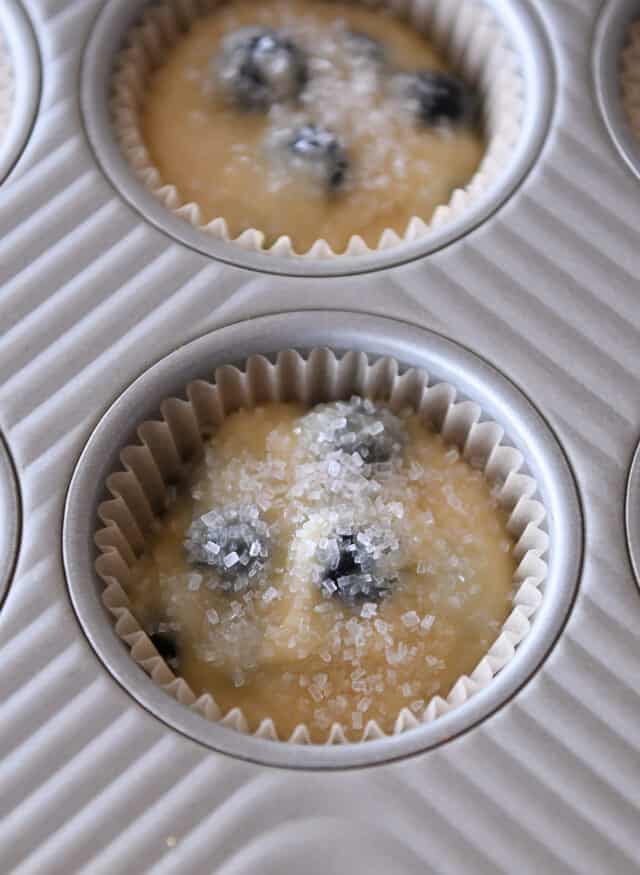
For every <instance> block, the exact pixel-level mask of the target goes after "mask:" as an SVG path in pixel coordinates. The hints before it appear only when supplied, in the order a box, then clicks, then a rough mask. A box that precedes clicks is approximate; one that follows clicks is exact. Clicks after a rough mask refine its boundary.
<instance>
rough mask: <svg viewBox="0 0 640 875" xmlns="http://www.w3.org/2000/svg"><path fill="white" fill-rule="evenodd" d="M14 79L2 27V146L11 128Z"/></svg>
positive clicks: (0, 60) (0, 71)
mask: <svg viewBox="0 0 640 875" xmlns="http://www.w3.org/2000/svg"><path fill="white" fill-rule="evenodd" d="M13 95H14V79H13V64H12V62H11V53H10V51H9V47H8V45H7V42H6V39H5V35H4V33H3V31H2V28H0V146H1V145H2V142H3V140H4V138H5V136H6V134H7V131H8V130H9V123H10V121H11V115H12V113H13Z"/></svg>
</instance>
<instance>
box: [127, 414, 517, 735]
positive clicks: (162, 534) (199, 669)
mask: <svg viewBox="0 0 640 875" xmlns="http://www.w3.org/2000/svg"><path fill="white" fill-rule="evenodd" d="M348 409H349V408H348V406H347V407H344V406H343V407H341V408H335V406H334V405H329V406H327V407H321V408H318V409H315V410H314V411H312V412H308V411H306V410H305V409H304V408H303V407H302V406H300V405H296V404H270V405H267V406H265V407H261V408H257V409H255V410H240V411H238V412H237V413H234V414H231V415H230V416H228V417H227V419H226V420H225V422H224V423H223V425H222V426H221V427H220V428H219V430H218V431H217V433H216V434H215V436H214V437H213V439H211V441H210V442H209V444H208V447H207V451H206V457H205V460H204V462H203V463H202V464H201V465H200V466H199V467H198V469H197V470H196V471H194V473H193V477H192V480H191V482H190V484H189V487H188V488H186V489H184V490H181V491H179V493H178V495H177V497H176V498H175V501H174V502H173V503H172V505H171V507H170V509H169V510H168V512H167V514H166V516H165V517H164V519H163V520H162V524H161V527H160V529H159V531H158V533H157V535H156V536H155V538H154V540H153V542H152V545H151V549H150V550H149V552H148V554H147V555H145V556H144V557H142V558H141V559H140V560H139V561H138V562H137V564H136V565H135V566H134V568H133V572H132V576H131V583H130V585H129V589H128V595H129V598H130V601H131V607H132V611H133V613H134V614H135V615H136V617H137V618H138V620H139V621H140V622H141V625H142V626H143V628H145V630H146V631H147V633H148V634H150V635H151V636H158V635H159V636H160V639H159V640H160V641H161V643H162V644H163V645H168V649H169V652H168V653H167V652H165V654H164V655H165V656H167V657H168V658H169V659H170V662H171V664H172V667H173V668H174V671H175V672H176V673H177V674H179V675H181V676H182V677H184V678H185V679H186V681H187V682H188V683H189V685H190V686H191V688H192V689H193V691H194V692H195V693H196V695H200V694H202V693H203V692H207V691H208V692H210V693H211V694H212V695H213V696H214V698H215V699H216V701H217V702H218V704H219V705H220V707H221V708H222V710H223V712H224V713H226V712H227V711H228V710H230V709H231V708H233V707H235V706H239V707H241V708H242V710H243V711H244V713H245V716H246V717H247V719H248V722H249V725H250V727H251V729H252V730H255V729H256V728H257V727H258V726H259V724H260V722H261V720H263V719H265V718H267V717H271V718H272V719H273V720H274V723H275V725H276V729H277V731H278V733H279V736H280V737H281V738H286V737H288V735H289V734H290V733H291V732H292V730H293V729H294V728H295V726H296V725H298V724H299V723H306V724H307V725H308V726H309V729H310V732H311V736H312V739H313V740H314V741H323V740H324V739H325V738H326V733H327V730H328V728H329V727H330V725H331V724H332V723H333V722H339V723H341V724H343V726H344V728H345V731H346V733H347V735H348V736H349V737H350V738H353V739H356V738H358V737H360V735H361V731H362V728H363V727H364V726H365V725H366V722H367V721H368V720H370V719H375V720H377V721H378V723H379V725H380V726H381V727H382V729H383V730H385V731H386V732H390V731H391V730H392V729H393V725H394V722H395V720H396V718H397V716H398V714H399V712H400V710H401V709H402V708H403V707H408V708H410V709H411V710H412V711H413V712H414V713H415V714H416V715H418V716H420V715H421V714H422V713H423V711H424V709H425V707H426V704H427V703H428V702H429V700H430V699H431V697H432V696H434V695H436V694H440V695H442V696H446V695H447V693H448V692H449V690H450V689H451V687H452V686H453V684H454V683H455V681H456V680H457V679H458V678H459V677H460V676H461V675H463V674H468V673H470V672H471V671H473V669H474V668H475V666H476V665H477V663H478V662H479V660H480V659H481V658H482V656H483V655H484V654H485V653H486V652H487V650H488V649H489V647H490V646H491V644H492V643H493V641H494V640H495V638H496V637H497V634H498V632H499V629H500V627H501V626H502V624H503V623H504V621H505V619H506V617H507V616H508V614H509V613H510V611H511V607H512V594H513V575H514V571H515V567H516V563H515V560H514V558H513V555H512V548H513V541H512V539H511V537H510V535H509V534H508V532H507V529H506V516H505V513H504V512H503V511H502V510H501V509H500V508H499V507H498V505H497V501H496V499H495V498H494V496H493V495H492V493H491V489H490V486H489V484H488V483H487V481H486V479H485V478H484V476H483V475H482V474H481V473H480V472H479V471H476V470H474V469H472V468H471V466H470V465H469V464H468V463H467V462H466V461H464V460H462V459H461V458H460V456H459V454H458V452H457V450H456V449H453V448H451V447H450V446H447V445H445V443H444V442H443V439H442V437H441V436H440V435H438V434H434V433H432V432H431V431H429V430H427V428H425V426H424V425H423V424H422V423H421V422H420V421H419V419H418V417H417V416H416V415H415V414H413V413H410V412H409V411H406V412H405V413H403V414H402V415H400V416H399V417H398V418H396V417H394V416H393V415H392V414H390V413H389V414H388V415H387V414H384V416H386V417H387V418H386V419H384V418H383V419H382V421H383V422H384V423H385V427H386V430H385V431H383V430H382V429H381V426H380V424H379V421H380V417H381V416H382V408H380V407H379V406H377V405H376V407H375V408H374V407H369V408H367V409H369V410H372V411H373V414H372V416H371V417H370V418H366V419H365V428H364V432H362V433H361V434H360V435H359V436H358V438H357V440H356V441H352V439H351V432H350V431H349V428H348V425H345V426H343V425H342V423H343V421H346V419H345V416H344V412H345V410H347V411H348ZM367 417H368V414H367ZM336 423H337V426H336ZM362 434H364V435H365V439H364V443H363V438H362ZM383 439H384V440H386V443H384V441H383ZM350 441H351V443H350ZM367 441H368V444H367ZM381 441H382V442H381ZM363 446H364V449H363ZM381 447H382V450H381V449H380V448H381ZM237 507H241V508H244V509H245V511H243V512H246V513H248V516H247V519H249V520H251V519H252V518H253V519H255V520H259V521H260V526H261V528H259V529H257V530H256V531H258V532H259V534H257V535H256V536H255V542H254V539H253V537H252V536H250V537H248V538H246V541H247V550H248V551H249V552H250V556H249V553H247V555H246V556H245V557H244V559H243V561H244V562H245V563H246V564H245V568H244V569H241V570H242V571H243V574H241V575H240V576H234V571H235V569H237V568H240V559H239V556H238V553H241V552H242V551H241V550H240V549H239V548H238V553H235V552H233V553H232V554H231V555H226V554H225V551H224V550H223V555H222V556H220V553H219V551H218V547H217V545H215V544H213V543H212V542H209V543H208V544H206V543H205V545H204V546H205V548H206V549H210V550H211V551H218V552H217V554H216V555H214V553H213V552H212V559H211V561H212V564H209V565H208V564H206V563H201V564H198V563H195V562H193V561H189V559H188V550H185V538H187V537H188V533H189V531H193V530H192V529H191V530H190V527H191V526H192V523H193V521H194V520H198V519H200V517H201V515H203V514H205V515H206V514H207V513H208V512H210V511H212V509H213V510H214V511H215V513H214V516H215V518H216V519H219V514H220V513H222V512H224V511H225V509H228V508H237ZM247 509H248V510H247ZM205 519H206V517H205ZM214 528H215V527H214ZM265 532H266V533H267V534H266V535H265ZM211 537H212V538H214V536H213V535H211ZM214 540H217V541H218V542H220V539H219V538H214ZM204 541H205V542H206V538H205V539H204ZM264 544H267V546H268V551H267V552H268V555H267V556H265V555H264V554H261V553H260V547H261V546H264ZM354 545H356V547H357V549H358V550H361V551H363V555H364V556H365V557H366V561H367V562H369V559H371V562H370V564H368V565H367V566H366V568H365V567H364V566H362V567H360V566H357V565H354V562H353V555H355V554H350V553H349V551H350V550H352V549H354ZM336 548H339V550H340V551H341V553H340V558H339V561H338V562H337V564H336V559H335V557H334V561H333V562H332V551H333V552H335V551H336ZM231 549H232V548H228V550H227V553H230V551H231ZM345 550H346V553H345ZM336 555H337V554H336ZM358 555H359V554H358ZM350 556H351V559H350V558H349V557H350ZM252 557H253V558H252ZM214 560H215V561H214ZM221 560H223V561H221ZM215 563H217V566H216V564H215ZM227 564H229V566H230V567H229V573H228V574H227V572H226V571H223V573H220V571H219V569H220V568H222V569H225V568H226V565H227ZM217 569H218V570H217ZM332 569H333V570H332ZM362 571H371V575H367V574H364V575H362V574H359V573H358V572H362ZM249 572H250V573H249ZM354 575H355V576H354ZM368 577H372V579H373V581H374V583H372V584H366V583H365V590H366V592H358V584H359V582H361V581H362V580H365V581H366V580H367V579H368ZM354 582H355V583H354ZM354 585H355V590H354V589H353V587H354ZM369 586H370V587H371V588H370V589H369V588H368V587H369ZM349 587H352V589H349ZM375 587H382V589H376V588H375ZM354 592H355V595H354ZM152 640H154V639H153V637H152ZM159 649H160V650H162V647H159Z"/></svg>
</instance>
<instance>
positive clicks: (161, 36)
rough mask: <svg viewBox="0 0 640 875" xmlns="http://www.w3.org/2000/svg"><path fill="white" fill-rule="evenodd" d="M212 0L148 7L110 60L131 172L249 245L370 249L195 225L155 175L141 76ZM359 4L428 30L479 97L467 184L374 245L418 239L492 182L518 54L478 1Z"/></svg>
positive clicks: (312, 253) (176, 209)
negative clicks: (477, 149)
mask: <svg viewBox="0 0 640 875" xmlns="http://www.w3.org/2000/svg"><path fill="white" fill-rule="evenodd" d="M219 2H220V0H163V2H161V3H159V4H156V5H154V6H151V7H150V8H148V9H147V10H145V12H144V14H143V18H142V21H141V23H140V24H139V25H138V26H137V27H135V28H133V29H132V31H131V33H130V35H129V38H128V40H127V44H126V47H125V49H124V50H123V51H122V52H121V54H120V56H119V58H118V62H117V65H116V72H115V75H114V81H113V97H112V116H113V123H114V127H115V131H116V136H117V138H118V140H119V142H120V145H121V148H122V150H123V152H124V154H125V156H126V157H127V159H128V161H129V163H130V164H131V166H132V167H133V169H134V170H135V172H136V174H137V176H138V177H139V178H140V179H141V180H142V182H144V184H145V185H146V186H147V188H148V189H149V190H150V191H151V192H153V194H155V195H156V197H158V198H159V199H160V200H161V201H162V203H163V204H164V205H165V206H166V207H167V208H168V209H169V210H171V211H172V212H173V213H175V214H176V215H178V216H180V217H182V218H183V219H185V220H186V221H188V222H190V223H191V224H192V225H193V226H194V227H196V228H199V229H200V230H202V231H205V232H207V233H208V234H211V235H212V236H213V237H215V238H216V239H218V240H224V241H227V242H229V241H231V240H232V241H233V242H234V243H236V244H238V245H240V246H242V247H243V248H244V249H247V250H249V251H258V252H269V253H271V254H273V255H279V256H294V255H300V256H307V257H311V258H332V257H336V256H340V255H349V256H353V255H367V254H370V253H371V252H372V251H375V250H372V249H371V248H370V247H369V246H368V245H367V244H366V243H365V241H364V240H363V239H362V237H360V236H359V235H357V234H354V235H353V236H352V237H351V238H350V240H349V242H348V244H347V247H346V249H345V250H344V251H343V252H335V251H334V250H333V249H332V248H331V246H330V245H329V244H328V243H327V242H326V241H325V240H322V239H320V240H316V242H315V243H314V244H313V245H312V246H311V247H310V248H309V249H308V250H307V251H306V252H303V253H298V252H296V251H295V249H294V247H293V243H292V241H291V239H290V238H289V237H288V236H281V237H279V238H278V239H277V240H276V242H275V243H274V244H273V245H272V246H271V247H269V248H267V247H265V245H264V240H265V235H264V234H263V233H262V232H261V231H260V230H259V229H255V228H251V229H248V230H245V231H243V232H242V233H241V234H240V235H239V236H237V237H234V238H232V237H231V235H230V233H229V229H228V227H227V223H226V221H225V219H224V217H223V216H220V217H218V218H216V219H214V220H213V221H211V222H209V223H208V224H203V223H202V221H201V214H200V208H199V207H198V205H197V204H196V203H193V202H188V203H187V202H185V201H184V200H183V198H182V197H181V195H180V192H179V191H178V189H177V188H176V186H175V185H172V184H170V183H169V182H168V181H167V180H163V179H162V177H161V175H160V172H159V171H158V169H157V168H156V167H155V166H154V165H153V163H152V161H151V158H150V155H149V153H148V151H147V148H146V146H145V144H144V141H143V138H142V134H141V131H140V126H139V120H140V112H141V109H142V107H143V104H144V96H145V93H146V89H147V83H148V81H149V78H150V76H151V74H152V73H153V71H154V70H155V69H157V68H158V67H159V66H160V65H161V64H162V61H163V59H164V58H165V57H166V54H167V52H168V51H169V50H170V49H171V47H172V45H174V44H175V43H176V42H177V40H178V39H179V38H180V35H181V34H182V33H184V32H185V30H187V29H188V27H189V24H190V22H191V21H193V19H194V18H195V17H196V16H198V15H202V14H205V13H206V12H210V11H211V10H212V9H214V8H215V7H216V6H217V5H219ZM364 2H365V4H366V5H370V6H376V5H385V6H388V7H390V8H392V9H393V10H394V11H395V12H396V13H398V14H399V15H402V16H404V17H406V18H407V19H408V20H409V21H410V22H411V23H412V24H413V26H415V28H416V29H417V30H418V31H420V32H422V33H425V34H428V35H429V37H430V38H431V39H432V40H433V41H434V42H435V44H436V45H437V46H438V48H439V49H440V50H441V51H442V52H443V53H444V54H445V55H446V56H447V57H448V58H449V59H450V60H451V62H452V63H453V65H454V66H455V67H456V68H457V69H458V70H459V71H460V73H461V74H462V75H463V76H464V78H465V79H466V80H468V81H469V82H470V83H473V84H474V85H475V86H476V87H477V89H478V91H479V93H480V94H481V96H482V99H483V124H484V129H485V135H486V138H487V147H486V151H485V154H484V157H483V159H482V162H481V163H480V166H479V168H478V170H477V171H476V173H475V175H474V176H473V177H472V179H471V180H470V182H469V183H468V184H467V186H466V187H465V188H459V189H456V190H455V191H454V192H453V194H452V196H451V199H450V200H449V203H448V204H443V205H442V206H439V207H438V208H437V209H436V210H435V212H434V214H433V216H432V217H431V219H430V221H428V222H427V221H424V220H423V219H422V218H420V217H418V216H413V217H412V218H411V219H410V220H409V222H408V224H407V228H406V231H405V233H404V235H403V236H402V237H400V236H399V235H398V234H397V233H396V231H394V230H393V229H391V228H387V229H386V230H385V231H384V232H383V233H382V234H381V236H380V240H379V241H378V245H377V247H376V249H377V250H383V249H389V248H390V247H392V246H398V245H400V244H402V243H403V242H405V243H412V242H415V241H417V240H420V239H422V238H425V237H427V236H428V235H429V233H430V231H432V230H433V229H436V228H439V227H441V226H442V225H445V224H448V223H450V222H453V221H455V220H457V219H459V218H460V216H461V215H462V214H463V213H464V212H465V211H466V210H467V209H469V207H471V206H472V205H473V204H475V203H476V202H477V201H478V200H479V199H480V198H481V197H482V196H483V195H485V194H486V193H487V192H488V191H489V190H490V189H491V188H492V186H493V185H494V184H495V183H497V182H498V180H499V179H500V176H501V174H502V173H503V171H504V170H505V168H506V167H508V165H509V161H510V158H511V154H512V152H513V149H514V147H515V145H516V143H517V142H518V140H519V137H520V132H521V126H522V117H523V107H524V81H523V76H522V70H521V65H520V60H519V57H518V54H517V53H516V52H515V51H514V49H513V48H512V47H511V45H510V42H509V37H508V34H507V33H506V32H505V30H504V28H503V27H502V25H501V24H500V23H499V22H498V21H497V19H496V18H495V16H494V15H493V14H492V13H491V12H490V10H489V9H488V8H487V6H486V5H485V4H484V3H483V2H482V0H395V2H392V0H379V2H378V0H369V2H366V0H364Z"/></svg>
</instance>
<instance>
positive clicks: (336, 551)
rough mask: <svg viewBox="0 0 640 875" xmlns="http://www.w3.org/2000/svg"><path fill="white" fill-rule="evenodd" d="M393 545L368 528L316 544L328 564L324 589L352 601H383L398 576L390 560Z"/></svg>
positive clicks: (318, 558) (325, 564)
mask: <svg viewBox="0 0 640 875" xmlns="http://www.w3.org/2000/svg"><path fill="white" fill-rule="evenodd" d="M393 546H394V545H393V544H390V543H388V542H387V541H386V539H385V538H384V537H383V538H381V537H380V534H379V533H376V532H375V531H371V530H370V531H367V530H366V529H365V530H361V531H356V530H353V531H351V532H349V533H347V534H344V533H342V534H335V535H334V536H333V537H331V538H326V539H324V540H323V541H322V542H321V543H320V544H318V547H317V548H316V558H317V560H318V561H319V562H320V563H321V564H322V565H323V566H324V573H323V577H322V579H321V584H320V585H321V588H322V590H323V591H324V592H325V593H326V594H327V595H328V596H335V597H337V598H340V599H342V600H343V601H346V602H350V603H356V602H379V601H381V599H383V598H384V597H385V596H387V595H389V594H390V593H391V591H392V589H393V587H394V584H395V583H396V581H397V579H398V575H397V573H395V572H394V571H393V568H392V567H391V566H390V565H389V562H388V558H389V556H390V554H391V553H392V551H393Z"/></svg>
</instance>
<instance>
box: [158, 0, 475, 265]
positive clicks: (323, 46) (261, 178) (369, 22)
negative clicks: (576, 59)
mask: <svg viewBox="0 0 640 875" xmlns="http://www.w3.org/2000/svg"><path fill="white" fill-rule="evenodd" d="M247 27H258V28H260V27H262V28H270V29H278V33H281V34H286V35H287V39H289V37H290V38H291V40H292V41H293V42H294V44H295V46H296V47H297V46H299V47H301V51H303V52H304V56H303V57H304V59H305V61H304V66H300V67H297V68H296V70H295V74H296V77H297V78H296V81H297V83H298V86H297V87H296V88H290V89H289V91H287V88H286V87H285V88H282V87H280V88H279V90H278V91H277V92H276V93H277V95H278V97H282V99H279V100H277V101H274V102H272V103H271V104H269V105H262V104H261V103H260V101H261V100H262V98H263V95H262V93H261V92H259V93H258V98H256V99H255V101H254V103H253V104H252V105H251V106H250V107H247V105H246V102H247V101H246V100H245V105H244V106H242V105H238V101H236V102H235V103H234V102H233V101H230V100H229V94H228V93H227V92H226V91H225V80H224V76H222V79H221V76H220V75H218V74H216V70H218V71H219V67H220V58H221V57H224V52H225V49H224V46H225V45H227V46H228V39H229V36H230V35H233V34H235V33H236V32H237V31H240V30H241V29H242V28H247ZM225 40H227V42H226V43H225ZM228 52H229V50H228V49H227V53H228ZM216 64H217V66H216ZM421 70H430V71H446V70H447V66H446V64H445V62H444V60H443V59H442V58H441V57H440V56H439V54H438V53H437V52H436V51H435V49H434V48H433V47H432V46H430V45H429V43H428V42H427V41H426V40H425V39H424V37H422V36H421V35H420V34H418V33H417V32H416V31H415V30H414V29H413V28H412V27H411V26H410V25H408V24H406V23H403V22H402V21H400V20H399V19H398V18H396V17H394V16H393V15H391V14H389V13H387V12H385V11H383V10H375V11H372V10H368V9H366V8H359V7H357V6H353V5H348V4H345V3H333V2H332V3H327V2H323V0H313V2H311V0H271V2H267V3H256V2H253V0H238V2H233V3H231V4H229V5H224V6H222V7H221V8H220V9H219V10H217V11H214V12H213V13H211V14H209V15H208V16H206V17H204V18H200V19H198V20H196V21H195V22H194V24H193V26H192V28H191V30H190V31H189V32H188V33H187V34H186V35H184V36H183V37H182V38H180V39H179V40H178V42H177V44H176V45H175V47H174V48H173V50H172V51H171V52H170V53H169V55H168V57H167V58H166V61H165V63H164V64H163V65H162V66H161V67H160V68H159V69H158V70H157V71H156V72H154V73H153V75H152V76H151V81H150V83H149V87H148V93H147V94H146V97H145V101H144V106H143V110H142V117H141V130H142V134H143V138H144V141H145V143H146V146H147V149H148V152H149V155H150V158H151V161H152V163H153V164H154V166H155V167H157V169H158V170H159V172H160V176H161V178H162V179H163V181H164V183H165V184H171V185H174V186H175V187H176V189H177V191H178V194H179V197H180V201H181V202H182V203H190V202H192V203H196V204H198V206H199V207H200V210H201V223H202V224H207V223H209V222H211V221H212V220H214V219H216V218H220V217H223V218H224V219H225V220H226V221H227V224H228V228H229V233H230V235H231V237H232V238H235V237H237V236H239V235H240V234H242V232H243V231H246V230H247V229H249V228H256V229H258V230H259V231H262V232H263V233H264V235H265V245H266V246H271V245H272V244H273V243H274V242H275V241H276V240H277V239H278V238H279V237H281V236H288V237H290V238H291V240H292V243H293V246H294V248H295V249H296V251H298V252H304V251H307V250H308V249H309V248H310V247H311V246H312V245H313V243H314V242H315V241H316V240H318V239H321V238H322V239H324V240H326V241H327V242H328V243H329V244H330V245H331V247H332V248H333V249H334V251H336V252H342V251H344V249H345V247H346V246H347V244H348V242H349V239H350V238H351V236H352V235H355V234H359V235H360V236H361V237H362V238H363V239H364V240H365V242H366V243H367V244H368V245H369V246H370V247H375V246H377V244H378V242H379V240H380V236H381V234H382V233H383V232H384V230H385V229H388V228H391V229H393V230H394V231H396V232H397V233H398V234H399V235H401V236H402V235H403V234H404V233H405V231H406V229H407V225H408V222H409V220H410V219H411V218H412V217H413V216H418V217H420V218H421V219H423V220H424V221H425V222H428V221H429V220H430V219H431V217H432V215H433V212H434V210H435V208H436V207H437V206H438V205H440V204H447V203H448V202H449V200H450V197H451V195H452V192H453V191H454V190H455V189H457V188H461V187H464V186H466V185H467V183H468V182H469V181H470V180H471V178H472V176H473V175H474V173H475V172H476V170H477V168H478V165H479V163H480V161H481V158H482V155H483V151H484V142H483V138H482V136H481V134H480V132H479V131H478V130H477V128H476V127H475V126H474V125H472V124H455V125H452V124H447V123H443V122H442V119H441V118H439V117H438V116H437V114H436V115H435V116H434V117H433V118H431V119H430V123H429V124H426V123H424V120H425V119H424V113H423V114H422V121H420V119H419V118H418V117H417V116H416V112H415V107H414V106H412V104H415V102H416V101H415V100H414V99H413V98H415V97H416V93H414V92H415V90H416V89H418V90H420V89H421V88H422V87H423V85H424V83H423V82H422V81H421V80H419V79H418V80H415V78H414V80H413V86H414V92H411V90H410V89H411V80H410V78H409V79H407V76H409V77H411V76H414V77H415V73H414V71H421ZM407 83H409V84H407ZM279 84H280V85H281V82H279ZM285 85H286V82H285ZM407 89H409V90H407ZM245 93H246V89H245ZM412 94H413V97H412ZM236 96H237V95H236ZM258 104H260V105H259V106H258ZM309 126H311V128H312V129H313V131H315V132H318V131H319V132H320V135H321V142H320V145H318V143H317V142H316V140H313V141H312V142H311V144H309V136H308V135H307V136H306V137H304V138H303V141H302V151H300V150H298V151H297V155H296V147H295V146H293V147H292V143H294V142H295V141H296V137H297V136H298V134H299V132H300V130H304V129H308V128H309ZM307 134H308V131H307ZM327 136H328V137H330V138H331V137H333V138H334V140H335V141H336V142H335V143H334V145H333V146H331V144H329V147H330V150H331V151H330V157H331V161H332V162H333V161H334V157H335V153H336V152H337V153H338V154H339V156H340V160H339V169H338V172H337V175H336V176H335V178H336V179H337V180H338V181H339V185H338V186H334V187H333V188H332V189H331V190H330V191H327V189H326V187H323V186H322V185H318V184H315V183H314V180H313V179H312V178H310V177H309V175H305V173H304V172H303V173H300V172H295V171H296V168H297V169H298V170H299V169H300V166H301V164H302V165H303V164H304V162H305V161H306V162H307V163H308V157H309V154H310V152H311V153H313V154H314V155H315V156H317V155H318V152H320V154H321V156H325V155H326V154H327V151H326V150H327V143H326V137H327ZM322 137H324V138H325V140H324V141H323V140H322ZM283 143H285V144H287V146H288V148H283V146H282V144H283ZM316 166H317V165H316ZM345 168H347V169H346V170H345ZM325 169H326V168H325ZM333 169H334V168H333V163H332V164H331V168H330V170H329V173H331V172H332V171H333Z"/></svg>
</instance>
